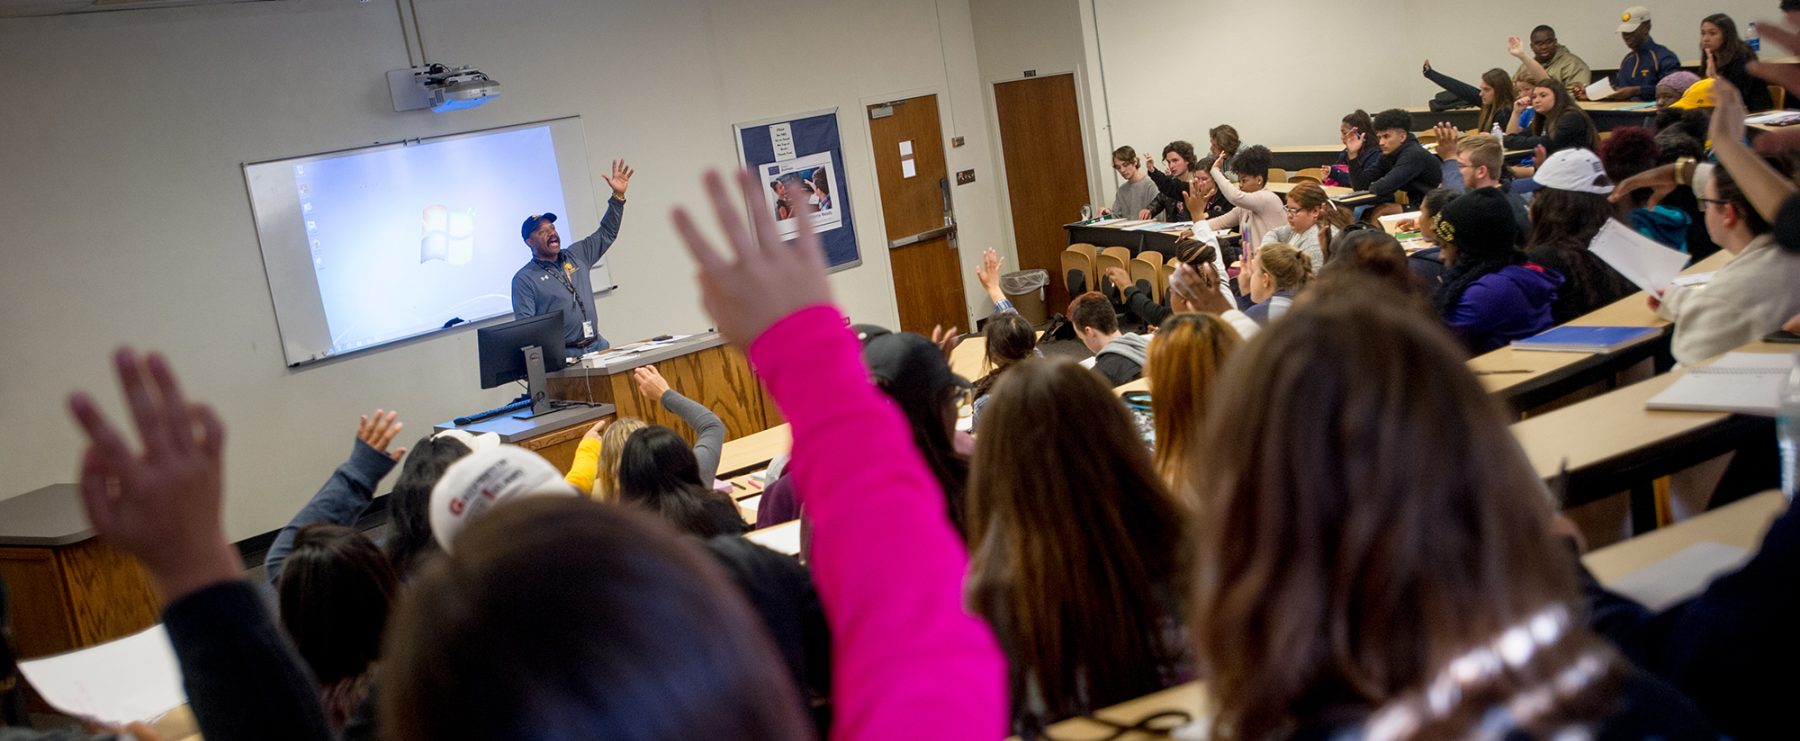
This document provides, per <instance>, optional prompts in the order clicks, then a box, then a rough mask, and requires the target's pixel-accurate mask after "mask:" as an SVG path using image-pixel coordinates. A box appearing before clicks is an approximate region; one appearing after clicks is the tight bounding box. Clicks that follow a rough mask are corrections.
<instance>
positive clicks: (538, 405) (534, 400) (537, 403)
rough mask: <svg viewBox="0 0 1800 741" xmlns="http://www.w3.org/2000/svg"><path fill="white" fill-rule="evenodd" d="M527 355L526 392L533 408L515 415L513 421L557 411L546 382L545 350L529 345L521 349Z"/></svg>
mask: <svg viewBox="0 0 1800 741" xmlns="http://www.w3.org/2000/svg"><path fill="white" fill-rule="evenodd" d="M519 352H522V353H525V392H526V393H527V394H528V395H529V398H530V399H531V406H530V407H528V408H526V409H525V410H524V411H522V412H520V413H518V414H515V415H513V419H531V418H533V417H536V416H539V415H544V414H549V413H551V412H554V411H556V407H554V406H552V405H551V403H550V386H549V384H548V383H547V382H546V381H545V380H544V348H541V347H538V346H537V345H529V346H526V347H521V348H519Z"/></svg>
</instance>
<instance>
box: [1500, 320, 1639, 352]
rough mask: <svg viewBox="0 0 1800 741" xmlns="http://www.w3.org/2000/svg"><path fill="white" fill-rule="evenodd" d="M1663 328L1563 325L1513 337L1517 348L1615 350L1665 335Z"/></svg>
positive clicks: (1562, 350)
mask: <svg viewBox="0 0 1800 741" xmlns="http://www.w3.org/2000/svg"><path fill="white" fill-rule="evenodd" d="M1662 333H1663V328H1662V327H1579V326H1570V325H1563V326H1561V327H1555V328H1552V329H1550V330H1548V331H1545V332H1540V333H1538V334H1535V335H1532V336H1530V337H1527V338H1525V339H1522V340H1513V343H1512V346H1513V349H1515V350H1549V351H1552V352H1593V353H1601V352H1612V351H1614V350H1618V349H1620V348H1625V347H1631V346H1632V345H1635V344H1637V343H1639V342H1644V341H1647V340H1652V339H1655V338H1657V337H1660V336H1662Z"/></svg>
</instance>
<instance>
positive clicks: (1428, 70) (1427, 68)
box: [1419, 59, 1431, 75]
mask: <svg viewBox="0 0 1800 741" xmlns="http://www.w3.org/2000/svg"><path fill="white" fill-rule="evenodd" d="M1419 71H1420V73H1422V74H1426V75H1429V74H1431V60H1429V59H1427V60H1425V66H1424V68H1423V69H1421V70H1419Z"/></svg>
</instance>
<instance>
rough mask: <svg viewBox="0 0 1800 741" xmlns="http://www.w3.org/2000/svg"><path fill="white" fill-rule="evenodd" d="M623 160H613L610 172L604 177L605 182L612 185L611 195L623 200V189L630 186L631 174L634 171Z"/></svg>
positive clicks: (634, 171)
mask: <svg viewBox="0 0 1800 741" xmlns="http://www.w3.org/2000/svg"><path fill="white" fill-rule="evenodd" d="M636 172H637V171H636V170H633V169H631V165H627V164H625V160H613V164H612V174H611V175H608V176H607V177H606V184H607V185H610V186H612V192H613V197H614V198H617V199H619V200H621V201H623V200H625V189H626V188H629V187H631V176H632V174H634V173H636Z"/></svg>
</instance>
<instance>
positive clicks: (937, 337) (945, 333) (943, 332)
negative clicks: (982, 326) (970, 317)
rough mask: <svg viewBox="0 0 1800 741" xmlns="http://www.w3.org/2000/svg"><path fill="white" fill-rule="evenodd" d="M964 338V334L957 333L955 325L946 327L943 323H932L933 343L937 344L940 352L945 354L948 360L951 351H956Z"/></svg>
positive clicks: (945, 358)
mask: <svg viewBox="0 0 1800 741" xmlns="http://www.w3.org/2000/svg"><path fill="white" fill-rule="evenodd" d="M962 340H963V338H962V335H960V334H957V333H956V328H955V327H951V328H949V329H945V328H944V327H943V325H939V324H933V325H931V344H933V345H937V349H938V352H941V353H943V354H944V360H946V361H948V360H949V359H950V353H953V352H956V346H957V345H960V344H962Z"/></svg>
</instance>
